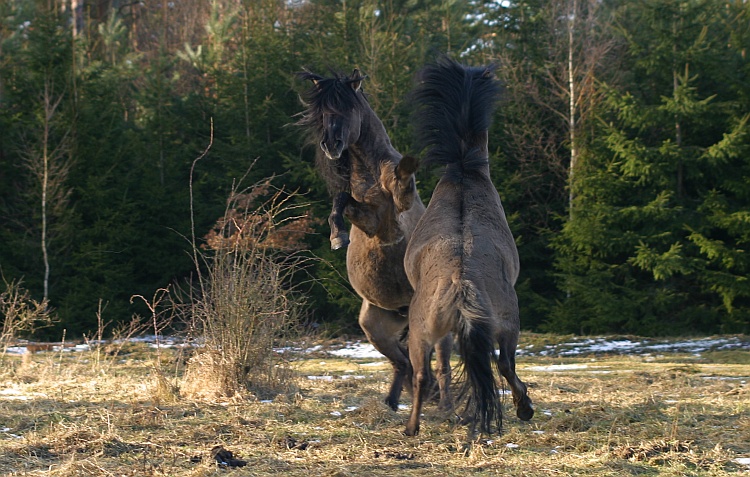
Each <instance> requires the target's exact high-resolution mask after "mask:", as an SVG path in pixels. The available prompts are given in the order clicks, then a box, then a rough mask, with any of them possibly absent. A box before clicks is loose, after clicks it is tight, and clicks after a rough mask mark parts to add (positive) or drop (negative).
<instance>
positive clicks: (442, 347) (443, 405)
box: [435, 333, 453, 412]
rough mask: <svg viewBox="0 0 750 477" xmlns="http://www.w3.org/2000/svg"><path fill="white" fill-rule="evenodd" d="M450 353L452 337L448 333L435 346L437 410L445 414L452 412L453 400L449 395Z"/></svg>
mask: <svg viewBox="0 0 750 477" xmlns="http://www.w3.org/2000/svg"><path fill="white" fill-rule="evenodd" d="M452 351H453V335H452V334H451V333H448V334H447V335H445V337H444V338H443V339H441V340H440V341H438V342H437V344H436V345H435V356H436V358H437V380H438V385H439V386H440V403H439V404H438V409H439V410H441V411H446V412H448V411H453V398H452V396H451V393H450V384H451V352H452Z"/></svg>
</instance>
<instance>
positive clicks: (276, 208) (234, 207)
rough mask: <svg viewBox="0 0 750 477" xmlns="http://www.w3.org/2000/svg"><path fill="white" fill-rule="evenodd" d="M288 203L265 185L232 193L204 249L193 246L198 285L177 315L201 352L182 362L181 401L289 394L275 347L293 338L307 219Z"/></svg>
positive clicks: (287, 375)
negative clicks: (182, 312) (194, 335)
mask: <svg viewBox="0 0 750 477" xmlns="http://www.w3.org/2000/svg"><path fill="white" fill-rule="evenodd" d="M295 201H296V194H295V193H289V192H286V191H284V190H283V189H276V188H275V187H274V186H273V185H272V184H271V181H270V180H264V181H262V182H260V183H257V184H255V185H254V186H252V187H250V188H248V189H245V190H242V191H238V190H237V188H236V187H235V188H233V192H232V194H231V196H230V198H229V200H228V203H227V208H226V211H225V214H224V216H223V217H222V218H220V219H219V220H218V221H217V223H216V225H215V227H214V228H213V229H212V230H211V232H210V233H209V234H208V235H207V236H206V242H205V245H204V246H202V247H197V246H195V245H194V249H193V253H194V257H195V260H196V268H197V271H198V275H197V283H196V285H195V286H194V287H193V288H192V289H191V290H189V293H187V294H183V296H184V297H187V299H183V310H185V311H186V313H187V314H188V315H189V317H190V320H189V321H190V324H191V327H192V329H194V330H195V331H194V332H195V333H197V335H198V336H199V337H200V339H201V340H202V341H203V344H204V347H203V349H202V351H200V352H198V353H197V354H195V355H194V356H193V357H192V358H191V359H190V360H189V361H188V364H187V369H186V373H185V379H184V382H183V385H182V389H181V391H182V393H183V394H184V395H187V396H192V397H201V398H211V397H219V396H234V395H237V394H239V393H242V392H245V391H251V392H253V393H255V394H256V395H258V396H275V395H277V394H279V393H285V392H290V391H293V382H292V380H291V378H292V373H291V371H290V369H289V367H288V366H287V363H286V362H285V357H284V355H283V354H280V353H277V352H275V351H274V346H275V345H277V344H279V343H280V342H282V341H284V340H285V339H287V338H289V337H290V335H291V334H293V333H294V332H295V330H296V329H297V327H298V325H299V324H300V322H301V319H302V315H303V305H304V297H303V295H302V294H301V293H300V292H299V291H298V289H297V287H296V286H295V285H294V282H295V274H298V273H299V272H300V270H302V269H304V268H305V265H306V264H307V263H308V261H309V260H310V259H309V257H308V256H307V255H306V254H304V253H303V252H302V250H301V249H302V238H303V237H304V236H305V234H307V233H310V232H311V231H312V227H311V225H312V218H311V217H310V215H309V213H308V212H307V211H306V206H302V205H299V204H296V203H295Z"/></svg>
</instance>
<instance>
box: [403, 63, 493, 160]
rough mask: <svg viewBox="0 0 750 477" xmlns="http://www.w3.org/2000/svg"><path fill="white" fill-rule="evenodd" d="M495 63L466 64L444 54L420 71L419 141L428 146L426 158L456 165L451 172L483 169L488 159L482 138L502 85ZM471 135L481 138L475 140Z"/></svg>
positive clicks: (416, 119)
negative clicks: (497, 79) (477, 65)
mask: <svg viewBox="0 0 750 477" xmlns="http://www.w3.org/2000/svg"><path fill="white" fill-rule="evenodd" d="M494 70H495V66H494V65H491V66H488V67H481V68H472V67H463V66H461V65H460V64H459V63H457V62H456V61H455V60H453V59H451V58H449V57H447V56H442V57H440V58H438V60H437V62H436V63H435V64H432V65H428V66H426V67H425V68H424V69H423V70H422V71H421V73H420V75H419V76H418V77H417V81H418V83H419V87H418V88H417V90H416V91H415V92H414V97H413V101H414V102H415V103H416V104H417V108H416V110H415V113H414V115H413V123H414V124H415V132H416V139H417V144H418V146H419V148H420V149H425V148H426V149H427V151H426V157H425V160H424V162H425V164H427V165H453V164H455V165H456V166H457V167H452V168H449V172H455V173H462V172H466V171H471V170H476V169H479V168H481V167H483V166H485V165H486V164H488V162H489V158H488V156H487V151H486V150H485V149H484V148H483V147H482V146H483V145H484V144H485V140H480V139H482V138H481V136H480V135H481V134H484V133H486V131H487V130H488V129H489V127H490V124H491V123H492V114H493V112H494V111H495V105H496V103H497V100H498V99H499V97H500V91H501V88H500V86H499V84H498V82H497V81H495V80H494V75H493V71H494ZM467 138H476V141H471V142H470V143H469V142H467V141H466V139H467Z"/></svg>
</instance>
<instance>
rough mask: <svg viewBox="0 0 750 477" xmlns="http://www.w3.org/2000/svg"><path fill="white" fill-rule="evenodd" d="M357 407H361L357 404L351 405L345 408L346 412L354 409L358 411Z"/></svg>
mask: <svg viewBox="0 0 750 477" xmlns="http://www.w3.org/2000/svg"><path fill="white" fill-rule="evenodd" d="M357 409H359V407H357V406H349V407H347V408H346V409H344V412H352V411H356V410H357Z"/></svg>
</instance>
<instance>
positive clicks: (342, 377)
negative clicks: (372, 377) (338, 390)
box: [341, 374, 366, 381]
mask: <svg viewBox="0 0 750 477" xmlns="http://www.w3.org/2000/svg"><path fill="white" fill-rule="evenodd" d="M365 378H366V376H362V375H359V374H356V375H355V374H346V375H344V376H341V379H342V380H344V381H346V380H347V379H365Z"/></svg>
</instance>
